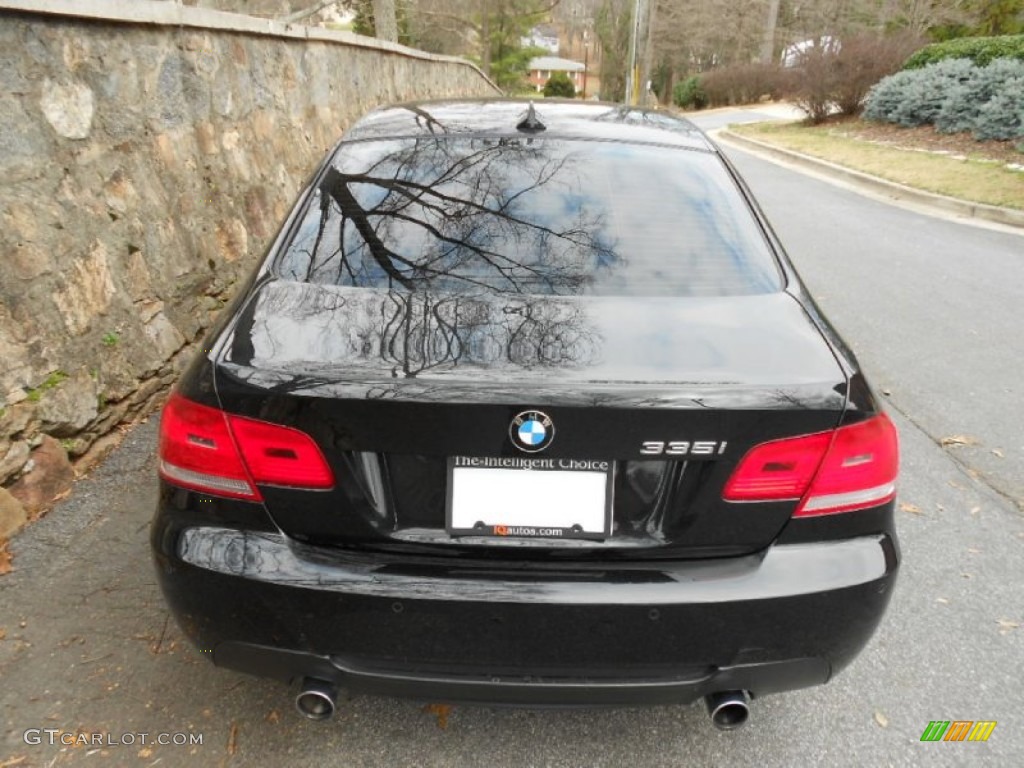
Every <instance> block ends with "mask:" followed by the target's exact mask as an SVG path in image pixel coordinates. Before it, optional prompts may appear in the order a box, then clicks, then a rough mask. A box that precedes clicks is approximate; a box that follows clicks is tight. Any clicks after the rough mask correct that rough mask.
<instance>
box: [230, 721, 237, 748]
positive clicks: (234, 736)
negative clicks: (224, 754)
mask: <svg viewBox="0 0 1024 768" xmlns="http://www.w3.org/2000/svg"><path fill="white" fill-rule="evenodd" d="M237 751H238V723H232V724H231V733H229V734H228V754H229V755H233V754H235V752H237Z"/></svg>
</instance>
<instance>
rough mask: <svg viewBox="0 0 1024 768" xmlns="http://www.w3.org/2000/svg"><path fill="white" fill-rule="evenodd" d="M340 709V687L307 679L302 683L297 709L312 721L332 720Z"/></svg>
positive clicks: (297, 698)
mask: <svg viewBox="0 0 1024 768" xmlns="http://www.w3.org/2000/svg"><path fill="white" fill-rule="evenodd" d="M337 707H338V686H336V685H335V684H334V683H331V682H328V681H327V680H317V679H314V678H311V677H307V678H305V679H304V680H303V681H302V686H301V687H300V689H299V694H298V696H296V697H295V708H296V709H297V710H299V714H300V715H302V716H303V717H306V718H309V719H310V720H330V719H331V717H333V716H334V710H335V709H337Z"/></svg>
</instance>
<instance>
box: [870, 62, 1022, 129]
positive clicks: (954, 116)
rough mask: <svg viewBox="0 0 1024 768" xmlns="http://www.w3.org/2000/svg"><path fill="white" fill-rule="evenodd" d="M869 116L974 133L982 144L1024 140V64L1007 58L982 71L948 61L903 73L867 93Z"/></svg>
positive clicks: (981, 69) (907, 123) (888, 120)
mask: <svg viewBox="0 0 1024 768" xmlns="http://www.w3.org/2000/svg"><path fill="white" fill-rule="evenodd" d="M864 116H865V117H866V118H868V119H870V120H879V121H884V122H890V123H899V124H900V125H904V126H916V125H929V124H933V125H935V126H936V128H937V129H938V130H940V131H944V132H947V133H955V132H959V131H968V130H969V131H971V133H973V135H974V138H976V139H978V140H989V139H998V140H1006V139H1014V138H1017V137H1022V136H1024V62H1022V61H1016V60H1008V59H1002V60H998V61H995V62H992V63H991V64H989V65H988V66H986V67H979V66H976V65H975V64H972V63H971V62H970V61H968V60H966V59H947V60H945V61H940V62H937V63H935V64H929V65H928V66H927V67H924V68H923V69H913V70H903V71H902V72H897V73H896V74H894V75H891V76H890V77H887V78H885V79H884V80H882V81H881V82H880V83H878V84H877V85H876V86H875V87H874V88H872V89H871V92H870V93H869V94H868V99H867V104H866V106H865V109H864Z"/></svg>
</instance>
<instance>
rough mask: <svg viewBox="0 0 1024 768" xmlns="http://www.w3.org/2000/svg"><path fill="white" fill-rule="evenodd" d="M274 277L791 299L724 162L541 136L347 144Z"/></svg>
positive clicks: (459, 289) (688, 153) (439, 287)
mask: <svg viewBox="0 0 1024 768" xmlns="http://www.w3.org/2000/svg"><path fill="white" fill-rule="evenodd" d="M276 269H277V272H278V274H280V275H281V276H282V277H285V278H287V279H291V280H297V281H303V282H313V283H327V284H334V285H346V286H356V287H371V288H386V289H389V290H403V289H406V290H416V291H421V290H422V291H431V292H443V293H456V294H459V293H462V294H470V293H472V294H477V293H480V292H481V291H487V292H497V293H531V294H557V295H598V296H729V295H742V294H757V293H770V292H774V291H777V290H779V289H780V276H779V272H778V269H777V266H776V262H775V259H774V256H773V255H772V253H771V251H770V250H769V248H768V245H767V243H766V241H765V239H764V236H763V234H762V232H761V230H760V229H759V227H758V225H757V223H756V222H755V220H754V219H753V216H752V214H751V212H750V210H749V209H748V207H747V205H746V203H745V202H744V200H743V199H742V197H741V196H740V194H739V192H738V190H737V189H736V186H735V184H734V182H733V181H732V179H731V178H730V176H729V175H728V173H727V172H726V170H725V168H724V167H723V165H722V163H721V162H720V161H719V159H718V158H717V157H715V156H714V155H712V154H710V153H704V152H696V151H692V150H681V149H670V148H664V147H656V146H648V145H631V144H621V143H611V142H597V141H593V142H591V141H564V140H556V139H549V140H545V139H536V138H511V139H509V138H493V139H491V138H468V137H461V138H459V137H456V138H450V139H449V138H429V139H400V140H394V141H367V142H355V143H352V144H348V145H342V147H341V148H340V149H339V151H338V153H337V154H336V156H335V158H334V160H333V162H332V165H331V167H330V168H329V169H328V171H327V173H326V175H325V176H324V177H323V178H322V180H321V183H320V185H319V187H318V188H317V189H316V190H315V192H314V198H313V200H312V201H311V204H310V206H309V208H308V210H307V212H306V214H305V216H304V218H303V220H302V222H301V224H300V226H299V228H298V231H297V234H296V235H295V237H294V239H293V240H292V242H291V243H290V244H289V246H288V247H287V248H286V250H285V253H284V254H283V256H282V258H281V259H280V261H279V262H278V264H277V267H276Z"/></svg>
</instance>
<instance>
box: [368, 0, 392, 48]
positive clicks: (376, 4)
mask: <svg viewBox="0 0 1024 768" xmlns="http://www.w3.org/2000/svg"><path fill="white" fill-rule="evenodd" d="M373 25H374V28H375V30H376V32H377V38H378V39H379V40H390V41H391V42H392V43H397V42H398V20H397V19H396V17H395V0H373Z"/></svg>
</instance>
